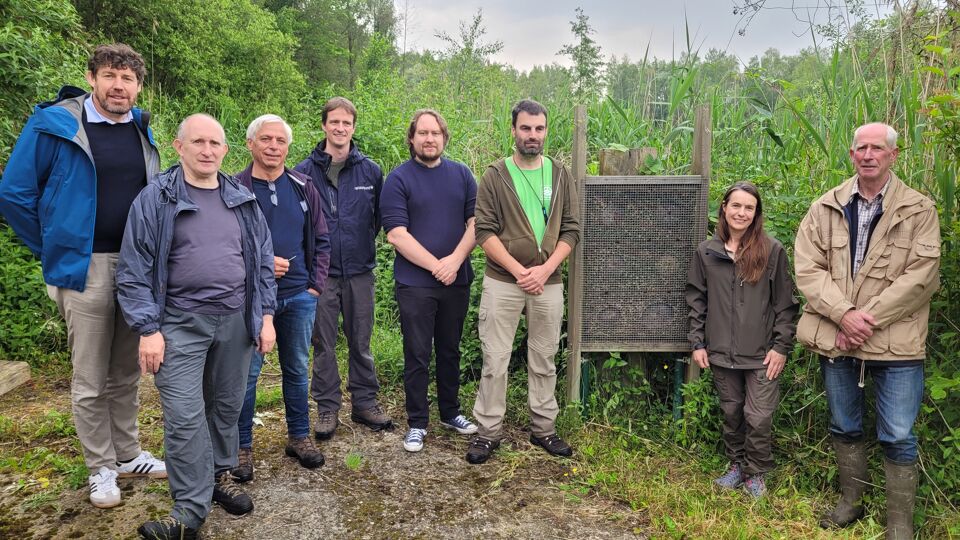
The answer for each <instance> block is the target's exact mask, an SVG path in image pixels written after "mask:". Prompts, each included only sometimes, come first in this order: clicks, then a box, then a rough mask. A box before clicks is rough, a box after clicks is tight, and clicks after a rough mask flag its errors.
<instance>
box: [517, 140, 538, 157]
mask: <svg viewBox="0 0 960 540" xmlns="http://www.w3.org/2000/svg"><path fill="white" fill-rule="evenodd" d="M516 143H517V152H520V155H521V156H527V157H534V156H539V155H540V154H542V153H543V143H542V142H541V143H539V144H537V145H536V146H527V145H526V144H524V143H523V141H520V140H517V141H516Z"/></svg>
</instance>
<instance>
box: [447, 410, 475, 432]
mask: <svg viewBox="0 0 960 540" xmlns="http://www.w3.org/2000/svg"><path fill="white" fill-rule="evenodd" d="M440 425H441V426H443V427H445V428H450V429H452V430H454V431H456V432H457V433H459V434H461V435H473V434H474V433H476V432H477V426H476V424H474V423H473V422H471V421H469V420H467V417H466V416H464V415H462V414H461V415H458V416H456V417H454V418H451V419H450V420H446V421H443V420H441V421H440Z"/></svg>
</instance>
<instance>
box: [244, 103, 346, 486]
mask: <svg viewBox="0 0 960 540" xmlns="http://www.w3.org/2000/svg"><path fill="white" fill-rule="evenodd" d="M291 142H293V130H292V129H290V125H289V124H287V122H286V121H284V119H283V118H280V117H279V116H277V115H275V114H265V115H263V116H258V117H257V118H256V119H254V120H253V122H250V126H248V127H247V149H249V150H250V155H251V156H252V157H253V162H252V163H251V164H250V166H249V167H247V168H246V169H244V170H243V172H241V173H240V174H238V175H237V180H238V181H239V182H240V184H241V185H242V186H244V187H245V188H247V189H249V190H250V191H252V192H253V194H254V195H256V197H257V203H258V204H259V205H260V210H261V211H262V212H263V215H264V217H265V218H266V220H267V225H268V226H269V227H270V236H271V238H272V239H273V251H274V257H273V261H274V263H273V264H274V269H273V275H274V277H276V279H277V311H276V313H275V314H274V326H275V327H276V330H277V348H278V349H279V353H280V354H279V356H280V371H281V375H282V378H283V404H284V408H285V410H286V418H287V446H286V448H285V449H284V451H285V452H286V454H287V455H288V456H290V457H293V458H296V459H297V460H298V461H299V462H300V465H302V466H304V467H306V468H308V469H313V468H316V467H319V466H321V465H323V461H324V458H323V454H322V453H321V452H320V451H319V450H317V448H316V446H315V445H314V443H313V438H312V437H310V405H309V395H308V385H309V382H310V377H309V372H308V370H307V366H308V365H309V364H310V336H311V335H312V334H313V321H314V318H315V317H316V313H317V298H318V297H319V296H320V292H321V291H323V289H324V285H325V284H326V281H327V270H328V268H329V266H330V237H329V235H328V234H327V223H326V222H325V221H324V219H323V209H322V208H321V203H320V195H319V194H318V193H317V188H316V187H314V185H313V183H312V182H311V181H310V178H309V177H308V176H306V175H303V174H301V173H298V172H294V171H291V170H290V169H288V168H287V167H286V165H285V162H286V159H287V153H288V151H289V149H290V143H291ZM262 366H263V355H262V354H260V353H258V352H254V353H253V359H252V360H251V363H250V375H249V376H248V377H247V395H246V397H245V398H244V399H243V410H242V411H241V412H240V455H239V461H240V464H239V465H238V466H237V468H236V469H234V470H233V476H234V478H236V479H237V481H239V482H247V481H250V480H253V413H254V405H255V404H256V401H257V379H258V378H259V376H260V369H261V368H262Z"/></svg>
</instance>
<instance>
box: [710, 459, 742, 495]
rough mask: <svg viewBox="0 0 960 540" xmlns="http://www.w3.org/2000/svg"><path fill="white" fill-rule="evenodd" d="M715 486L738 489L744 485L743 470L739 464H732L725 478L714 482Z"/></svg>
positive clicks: (722, 477) (724, 475) (724, 474)
mask: <svg viewBox="0 0 960 540" xmlns="http://www.w3.org/2000/svg"><path fill="white" fill-rule="evenodd" d="M713 483H714V484H716V485H718V486H720V487H722V488H723V489H737V488H738V487H740V486H741V485H742V484H743V470H742V469H741V468H740V464H739V463H731V464H730V468H729V469H727V472H725V473H723V476H721V477H720V478H717V479H716V480H714V481H713Z"/></svg>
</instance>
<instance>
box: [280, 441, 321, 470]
mask: <svg viewBox="0 0 960 540" xmlns="http://www.w3.org/2000/svg"><path fill="white" fill-rule="evenodd" d="M284 452H286V454H287V455H288V456H290V457H292V458H297V461H299V462H300V466H301V467H306V468H307V469H316V468H317V467H319V466H321V465H323V454H322V453H320V451H319V450H317V447H316V446H314V445H313V440H312V439H311V438H310V437H303V438H300V439H287V447H286V448H285V449H284Z"/></svg>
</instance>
